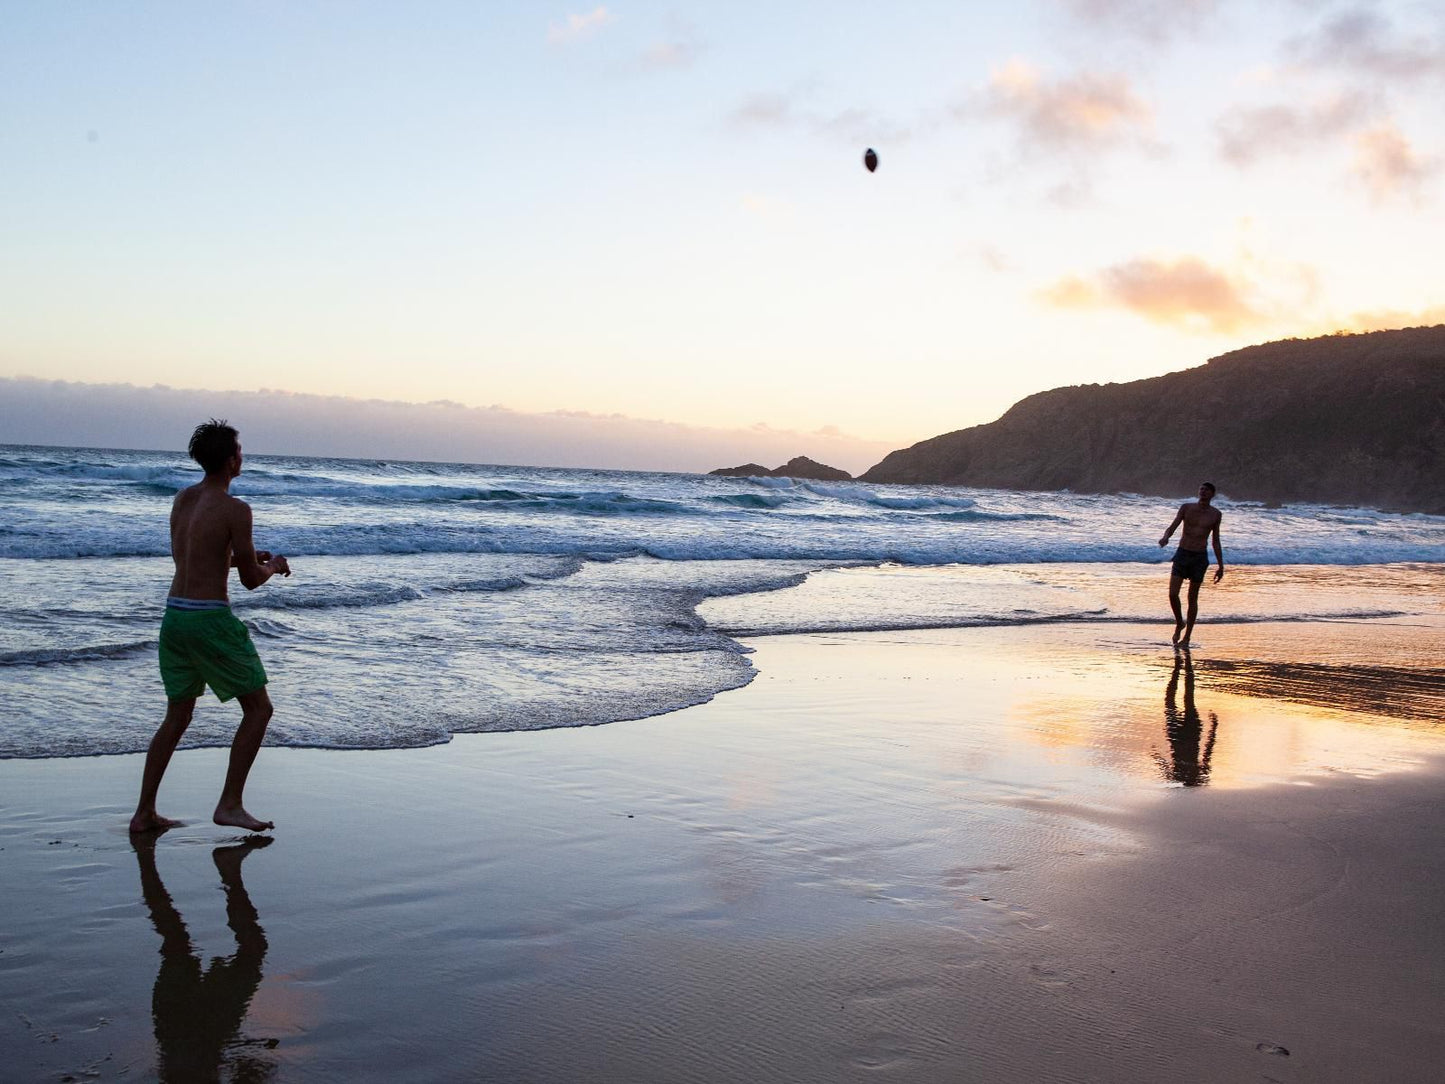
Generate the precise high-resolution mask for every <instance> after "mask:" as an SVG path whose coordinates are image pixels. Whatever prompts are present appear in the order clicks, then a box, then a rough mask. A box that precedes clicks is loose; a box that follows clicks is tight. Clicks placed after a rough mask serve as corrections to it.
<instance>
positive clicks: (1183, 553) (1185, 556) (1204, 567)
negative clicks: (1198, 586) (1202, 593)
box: [1173, 549, 1209, 583]
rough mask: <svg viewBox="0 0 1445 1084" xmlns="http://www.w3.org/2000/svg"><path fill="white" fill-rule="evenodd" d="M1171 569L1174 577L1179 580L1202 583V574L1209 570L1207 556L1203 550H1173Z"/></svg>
mask: <svg viewBox="0 0 1445 1084" xmlns="http://www.w3.org/2000/svg"><path fill="white" fill-rule="evenodd" d="M1173 567H1174V575H1176V576H1178V577H1179V578H1180V579H1181V580H1188V581H1189V582H1190V583H1203V582H1204V573H1205V572H1206V571H1208V569H1209V554H1208V552H1207V551H1205V550H1186V549H1178V550H1175V551H1174V566H1173Z"/></svg>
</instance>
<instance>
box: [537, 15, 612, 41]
mask: <svg viewBox="0 0 1445 1084" xmlns="http://www.w3.org/2000/svg"><path fill="white" fill-rule="evenodd" d="M616 20H617V16H616V15H614V14H613V13H612V12H611V11H609V10H608V9H607V8H606V7H605V6H598V7H595V8H593V9H592V10H591V11H588V12H584V13H580V14H579V13H573V14H570V15H568V16H567V17H566V18H564V19H562V20H561V21H558V20H556V19H554V20H552V22H550V23H549V24H548V25H547V40H548V41H549V42H550V43H551V44H553V45H566V44H568V43H569V42H574V41H577V40H579V39H581V38H585V37H589V36H591V35H592V34H595V33H597V31H598V30H600V29H602V27H604V26H606V25H607V24H608V23H611V22H616Z"/></svg>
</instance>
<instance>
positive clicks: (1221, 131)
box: [1215, 92, 1379, 166]
mask: <svg viewBox="0 0 1445 1084" xmlns="http://www.w3.org/2000/svg"><path fill="white" fill-rule="evenodd" d="M1378 108H1379V102H1378V100H1377V99H1376V98H1375V97H1374V96H1373V95H1369V94H1364V93H1358V92H1355V93H1346V94H1339V95H1336V96H1334V97H1332V98H1330V99H1327V100H1325V101H1322V102H1317V103H1315V104H1312V105H1265V106H1237V107H1235V108H1233V109H1230V110H1229V111H1228V112H1226V113H1225V114H1224V115H1223V116H1221V117H1220V118H1219V120H1218V121H1217V122H1216V123H1215V135H1216V136H1217V137H1218V140H1219V153H1220V154H1221V155H1222V156H1223V157H1224V159H1225V160H1226V161H1228V162H1231V163H1233V164H1234V165H1236V166H1246V165H1250V164H1252V163H1253V162H1256V161H1258V160H1259V159H1261V158H1263V157H1265V156H1267V155H1274V154H1292V153H1296V152H1298V151H1301V150H1304V149H1306V148H1309V147H1311V146H1315V145H1318V144H1322V143H1328V142H1330V141H1332V140H1337V139H1338V138H1339V137H1340V136H1342V135H1343V134H1344V133H1346V132H1348V131H1349V130H1351V129H1352V128H1354V127H1356V126H1357V125H1359V124H1361V123H1363V122H1364V121H1366V120H1368V119H1369V118H1370V117H1371V116H1372V115H1373V114H1375V113H1376V112H1377V111H1378Z"/></svg>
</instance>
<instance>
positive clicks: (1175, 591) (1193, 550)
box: [1159, 482, 1224, 647]
mask: <svg viewBox="0 0 1445 1084" xmlns="http://www.w3.org/2000/svg"><path fill="white" fill-rule="evenodd" d="M1212 500H1214V483H1213V482H1205V483H1203V484H1202V485H1201V486H1200V487H1199V500H1197V501H1191V502H1189V503H1188V504H1181V505H1180V506H1179V513H1178V514H1177V515H1176V516H1175V517H1174V522H1173V523H1171V524H1169V529H1168V530H1167V531H1165V532H1164V535H1163V537H1162V538H1160V539H1159V545H1160V546H1167V545H1168V544H1169V536H1170V535H1172V534H1173V533H1174V528H1175V527H1178V526H1179V525H1180V524H1181V523H1182V524H1184V533H1183V534H1181V535H1180V536H1179V549H1177V550H1176V551H1175V552H1174V562H1173V568H1172V569H1171V570H1170V575H1169V607H1170V609H1172V610H1173V611H1174V642H1175V643H1176V644H1178V645H1179V646H1180V647H1188V646H1189V637H1190V636H1191V635H1192V634H1193V633H1194V619H1195V618H1196V617H1198V616H1199V585H1200V584H1202V583H1203V582H1204V573H1205V572H1206V571H1207V570H1208V569H1209V550H1208V544H1209V542H1210V540H1211V539H1212V540H1213V542H1214V562H1215V565H1216V566H1217V567H1216V568H1215V570H1214V582H1215V583H1218V582H1219V581H1220V580H1222V579H1224V553H1223V552H1222V551H1221V550H1220V548H1219V521H1220V520H1221V519H1222V518H1223V517H1222V516H1221V515H1220V512H1219V509H1217V508H1211V507H1210V506H1209V502H1210V501H1212ZM1185 580H1188V581H1189V616H1188V618H1187V619H1186V618H1185V616H1184V614H1183V613H1181V612H1180V610H1179V587H1180V585H1181V584H1183V583H1184V581H1185Z"/></svg>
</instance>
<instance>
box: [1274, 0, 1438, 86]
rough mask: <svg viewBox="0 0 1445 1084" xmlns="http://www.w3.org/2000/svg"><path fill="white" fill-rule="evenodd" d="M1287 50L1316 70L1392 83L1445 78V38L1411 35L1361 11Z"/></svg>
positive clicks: (1330, 23)
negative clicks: (1338, 71) (1345, 72)
mask: <svg viewBox="0 0 1445 1084" xmlns="http://www.w3.org/2000/svg"><path fill="white" fill-rule="evenodd" d="M1286 51H1287V52H1288V53H1289V55H1290V56H1292V57H1293V58H1294V59H1295V60H1296V61H1298V62H1300V63H1303V64H1305V65H1308V66H1310V67H1316V68H1334V69H1347V70H1351V71H1355V72H1360V73H1364V74H1367V75H1371V76H1376V77H1380V78H1384V79H1387V80H1391V81H1410V80H1416V79H1424V78H1441V77H1445V34H1442V33H1441V31H1440V30H1439V29H1436V31H1435V33H1434V34H1433V35H1432V34H1427V33H1414V34H1411V33H1408V32H1403V31H1399V30H1397V28H1396V27H1395V25H1394V24H1393V23H1392V22H1391V21H1390V20H1389V19H1388V18H1386V17H1385V16H1384V15H1382V14H1380V13H1379V12H1378V11H1374V10H1371V9H1369V8H1364V7H1358V8H1354V9H1351V10H1349V11H1346V12H1343V13H1341V14H1339V15H1337V16H1336V17H1335V18H1333V19H1331V20H1330V21H1328V22H1326V23H1325V24H1324V25H1323V26H1321V27H1320V28H1319V29H1317V30H1315V31H1313V32H1311V33H1309V34H1304V35H1301V36H1299V37H1296V38H1294V39H1292V40H1291V41H1290V42H1289V43H1288V44H1287V46H1286Z"/></svg>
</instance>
